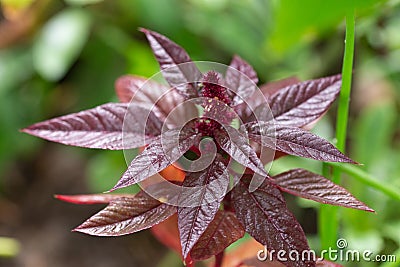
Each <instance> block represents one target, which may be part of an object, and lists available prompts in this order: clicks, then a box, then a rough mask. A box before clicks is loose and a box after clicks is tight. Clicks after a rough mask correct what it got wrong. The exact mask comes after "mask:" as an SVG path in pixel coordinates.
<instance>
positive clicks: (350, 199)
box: [271, 169, 373, 211]
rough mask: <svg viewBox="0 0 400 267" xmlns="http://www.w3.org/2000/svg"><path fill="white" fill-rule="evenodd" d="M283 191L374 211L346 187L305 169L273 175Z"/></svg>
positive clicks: (326, 202) (333, 203) (325, 202)
mask: <svg viewBox="0 0 400 267" xmlns="http://www.w3.org/2000/svg"><path fill="white" fill-rule="evenodd" d="M271 178H272V180H273V181H274V183H276V184H277V185H278V186H279V188H280V189H281V190H282V191H285V192H287V193H290V194H293V195H297V196H299V197H303V198H307V199H311V200H314V201H318V202H321V203H324V204H331V205H337V206H343V207H347V208H353V209H360V210H366V211H373V210H372V209H370V208H369V207H367V206H366V205H365V204H364V203H362V202H361V201H359V200H357V199H356V198H355V197H354V196H353V195H352V194H350V193H349V192H348V191H347V190H346V189H344V188H342V187H340V186H338V185H336V184H334V183H332V182H331V181H329V180H328V179H326V178H325V177H323V176H320V175H318V174H315V173H312V172H309V171H307V170H303V169H294V170H290V171H287V172H284V173H281V174H278V175H276V176H273V177H271Z"/></svg>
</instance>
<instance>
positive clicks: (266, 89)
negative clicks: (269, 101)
mask: <svg viewBox="0 0 400 267" xmlns="http://www.w3.org/2000/svg"><path fill="white" fill-rule="evenodd" d="M300 82H301V81H300V79H299V78H297V77H295V76H292V77H288V78H285V79H282V80H277V81H272V82H269V83H266V84H263V85H261V86H260V90H261V92H262V93H263V95H265V96H266V97H271V96H272V95H274V94H275V93H277V92H278V91H280V90H281V89H283V88H285V87H287V86H290V85H294V84H296V83H300Z"/></svg>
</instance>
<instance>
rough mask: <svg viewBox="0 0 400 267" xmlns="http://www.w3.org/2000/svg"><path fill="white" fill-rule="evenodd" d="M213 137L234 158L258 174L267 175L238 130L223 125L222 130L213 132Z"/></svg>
mask: <svg viewBox="0 0 400 267" xmlns="http://www.w3.org/2000/svg"><path fill="white" fill-rule="evenodd" d="M214 138H215V140H216V141H217V143H218V144H219V145H220V147H221V148H222V149H223V150H224V151H225V152H226V153H228V154H229V155H230V156H231V157H232V158H233V159H234V160H236V161H237V162H239V163H240V164H242V165H243V166H245V167H248V168H250V169H251V170H253V171H254V172H255V173H257V174H259V175H262V176H267V175H268V174H267V173H266V172H265V170H264V166H263V164H262V162H261V161H260V159H259V158H258V157H257V154H256V152H255V151H254V150H253V148H252V147H251V146H250V144H249V143H248V140H247V138H246V137H245V136H243V134H242V133H240V132H239V131H238V130H236V129H235V128H233V127H230V126H225V129H224V130H219V131H217V132H216V133H215V137H214Z"/></svg>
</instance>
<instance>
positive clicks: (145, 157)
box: [111, 128, 200, 191]
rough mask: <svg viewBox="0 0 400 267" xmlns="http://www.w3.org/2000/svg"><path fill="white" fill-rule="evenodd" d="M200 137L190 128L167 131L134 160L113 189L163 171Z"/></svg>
mask: <svg viewBox="0 0 400 267" xmlns="http://www.w3.org/2000/svg"><path fill="white" fill-rule="evenodd" d="M199 137H200V135H199V134H196V133H194V131H192V130H191V129H190V128H183V130H182V131H181V130H180V129H172V130H167V131H165V132H164V133H162V134H161V136H159V137H158V138H157V139H156V140H154V141H153V142H152V143H150V144H149V146H148V147H146V149H145V150H144V151H143V152H142V153H140V154H139V155H138V156H137V157H136V158H134V159H133V160H132V162H131V163H130V164H129V166H128V170H127V171H126V172H125V173H124V174H123V175H122V177H121V179H120V180H119V181H118V183H117V184H116V185H115V186H114V187H113V188H112V189H111V191H113V190H116V189H119V188H123V187H127V186H130V185H133V184H136V183H139V182H141V181H143V180H144V179H146V178H147V177H150V176H152V175H154V174H156V173H158V172H160V171H162V170H163V169H165V168H166V167H168V166H169V165H171V164H172V163H174V162H175V161H177V160H178V159H179V158H180V157H181V156H183V154H185V153H186V152H187V151H188V150H189V148H190V147H191V146H193V145H194V144H196V143H197V142H198V140H199Z"/></svg>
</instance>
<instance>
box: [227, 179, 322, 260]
mask: <svg viewBox="0 0 400 267" xmlns="http://www.w3.org/2000/svg"><path fill="white" fill-rule="evenodd" d="M250 179H251V175H246V176H244V177H243V178H242V179H241V180H240V181H239V183H238V184H237V185H236V186H235V187H234V189H233V191H232V194H233V195H232V196H233V205H234V208H235V213H236V215H237V217H238V219H239V221H240V222H241V223H242V224H243V226H244V227H245V230H246V232H248V233H249V234H250V235H251V236H252V237H254V238H255V239H256V240H257V241H258V242H260V243H262V244H264V245H266V246H267V250H275V251H279V250H284V251H286V255H289V252H290V251H291V250H296V251H298V252H299V253H300V255H301V253H302V251H304V250H309V249H310V248H309V246H308V244H307V239H306V236H305V234H304V232H303V229H302V228H301V226H300V224H299V223H298V222H297V221H296V218H295V217H294V216H293V214H292V213H291V212H290V211H289V210H288V209H287V207H286V202H285V200H284V198H283V196H282V194H281V192H280V191H279V189H278V188H276V186H275V185H273V184H272V183H271V182H269V181H268V180H265V181H264V182H263V184H262V185H261V186H260V187H259V188H258V189H257V190H255V191H254V192H252V193H250V192H249V191H248V190H249V189H248V187H249V184H250ZM273 258H274V259H276V254H274V255H273ZM278 260H279V259H278ZM283 263H284V264H285V265H286V266H289V267H291V266H296V267H299V266H315V263H314V261H308V260H302V261H299V262H293V261H286V262H283Z"/></svg>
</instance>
